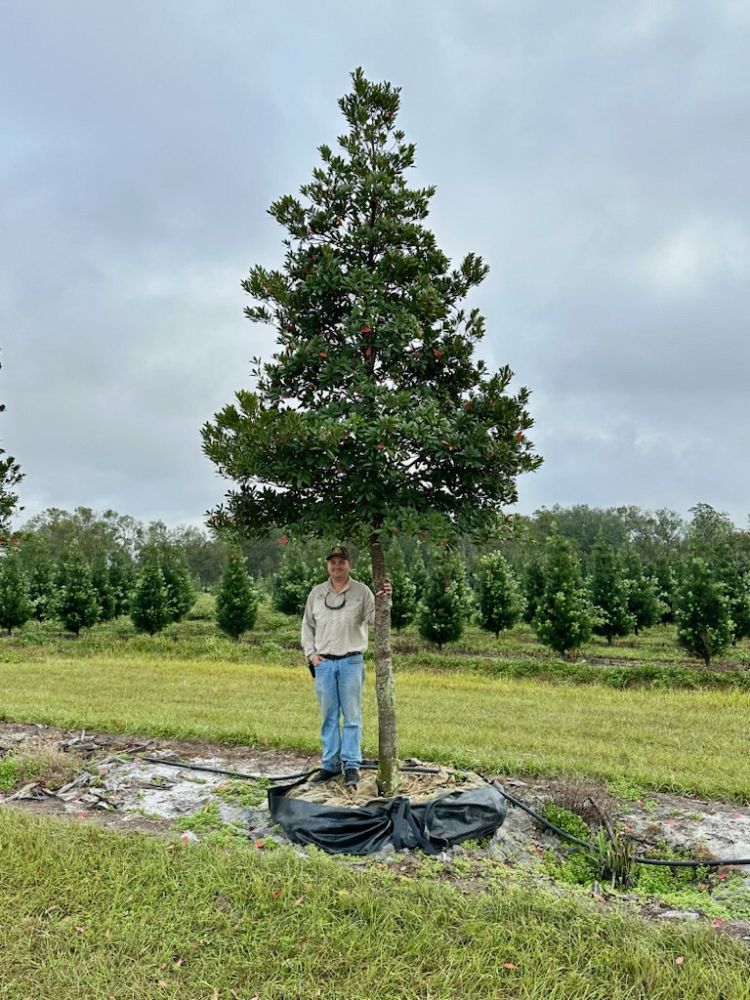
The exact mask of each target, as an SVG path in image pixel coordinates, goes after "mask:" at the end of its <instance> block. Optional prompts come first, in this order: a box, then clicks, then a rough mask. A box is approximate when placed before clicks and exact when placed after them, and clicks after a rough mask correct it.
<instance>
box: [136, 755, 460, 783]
mask: <svg viewBox="0 0 750 1000" xmlns="http://www.w3.org/2000/svg"><path fill="white" fill-rule="evenodd" d="M139 759H140V760H145V761H147V762H148V763H149V764H166V765H167V766H168V767H181V768H183V770H185V771H209V772H210V773H211V774H228V775H230V776H231V777H232V778H245V779H246V780H247V781H292V780H293V779H294V778H306V777H307V775H308V774H315V772H316V771H319V770H320V768H319V767H314V768H312V769H311V770H310V771H300V772H299V773H298V774H276V775H270V774H244V773H242V772H241V771H227V770H225V769H224V768H221V767H208V765H206V764H183V763H181V762H180V761H177V760H162V758H161V757H140V758H139ZM360 767H361V769H362V770H363V771H376V770H377V768H378V764H377V762H376V761H370V760H363V761H362V764H361V765H360ZM399 770H401V771H407V772H408V773H409V774H439V773H440V768H439V767H416V766H409V767H402V768H399ZM449 773H451V774H452V773H454V772H449Z"/></svg>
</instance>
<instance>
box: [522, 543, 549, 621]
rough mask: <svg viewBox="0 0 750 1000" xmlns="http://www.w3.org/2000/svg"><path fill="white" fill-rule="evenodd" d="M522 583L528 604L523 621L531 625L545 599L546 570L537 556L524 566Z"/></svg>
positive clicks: (530, 558) (532, 557) (532, 556)
mask: <svg viewBox="0 0 750 1000" xmlns="http://www.w3.org/2000/svg"><path fill="white" fill-rule="evenodd" d="M521 583H522V589H523V596H524V600H525V602H526V606H525V608H524V612H523V620H524V621H525V622H529V624H531V623H532V622H533V621H534V618H535V617H536V613H537V609H538V608H539V605H540V603H541V600H542V598H543V597H544V569H543V568H542V560H541V559H540V558H539V557H538V556H537V555H535V554H532V555H531V556H530V557H529V559H528V560H527V561H526V563H525V564H524V567H523V573H522V576H521Z"/></svg>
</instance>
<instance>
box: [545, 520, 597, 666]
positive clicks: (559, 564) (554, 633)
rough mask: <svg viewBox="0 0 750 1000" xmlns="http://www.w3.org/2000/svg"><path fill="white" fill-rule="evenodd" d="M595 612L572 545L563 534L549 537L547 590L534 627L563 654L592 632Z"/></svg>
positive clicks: (546, 557) (546, 556)
mask: <svg viewBox="0 0 750 1000" xmlns="http://www.w3.org/2000/svg"><path fill="white" fill-rule="evenodd" d="M593 619H594V612H593V608H592V607H591V601H590V599H589V595H588V592H587V590H586V588H585V587H584V585H583V581H582V579H581V567H580V565H579V563H578V557H577V556H576V554H575V551H574V549H573V546H572V545H571V543H570V542H569V541H568V540H567V538H563V537H562V535H558V534H553V535H551V536H550V537H549V539H548V541H547V545H546V548H545V559H544V594H543V595H542V599H541V601H540V602H539V606H538V608H537V612H536V617H535V619H534V627H535V629H536V633H537V635H538V636H539V639H540V640H541V642H543V643H544V644H545V645H546V646H551V647H552V649H554V650H556V651H557V652H558V653H561V654H563V655H566V654H570V653H572V652H574V651H575V650H577V649H578V648H579V647H580V646H582V645H583V643H584V642H586V640H587V639H589V638H590V636H591V628H592V625H593Z"/></svg>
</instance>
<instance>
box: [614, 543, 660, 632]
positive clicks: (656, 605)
mask: <svg viewBox="0 0 750 1000" xmlns="http://www.w3.org/2000/svg"><path fill="white" fill-rule="evenodd" d="M620 568H621V572H622V575H623V577H624V578H625V581H626V583H627V589H628V611H629V612H630V614H631V615H632V616H633V619H634V626H633V629H634V631H635V633H636V635H637V634H638V633H639V632H640V631H641V629H644V628H651V626H652V625H656V623H657V622H658V621H659V620H660V619H661V616H662V615H663V614H664V611H665V606H664V604H663V603H662V601H660V600H659V593H658V584H657V582H656V580H655V579H654V578H653V577H652V576H649V575H648V574H647V573H645V572H644V570H643V567H642V566H641V563H640V560H639V558H638V556H637V554H636V552H635V551H634V550H633V548H632V547H631V546H629V545H626V546H623V548H622V549H621V550H620Z"/></svg>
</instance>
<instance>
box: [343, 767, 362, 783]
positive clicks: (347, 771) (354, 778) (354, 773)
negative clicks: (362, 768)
mask: <svg viewBox="0 0 750 1000" xmlns="http://www.w3.org/2000/svg"><path fill="white" fill-rule="evenodd" d="M358 781H359V770H358V768H356V767H347V768H344V784H345V785H356V784H357V782H358Z"/></svg>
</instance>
